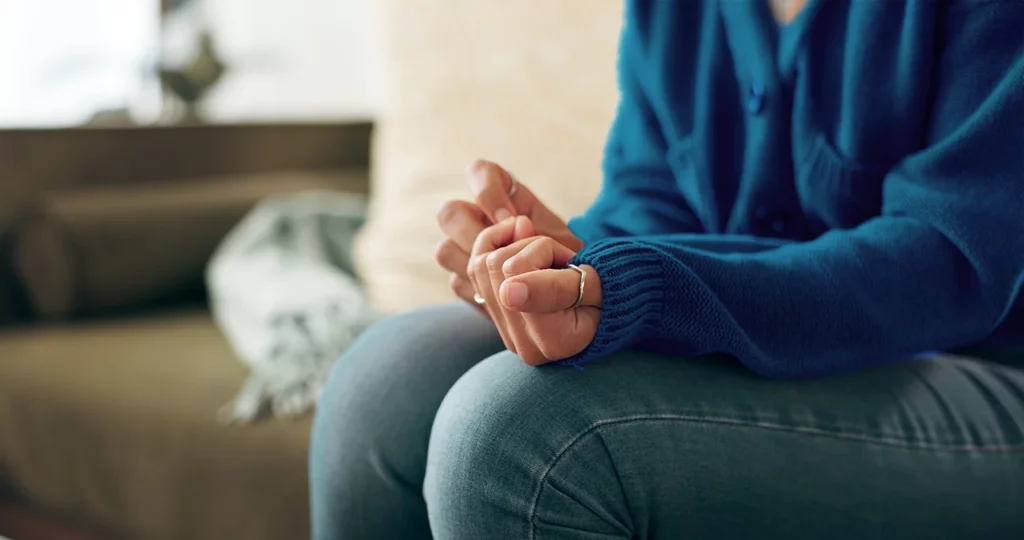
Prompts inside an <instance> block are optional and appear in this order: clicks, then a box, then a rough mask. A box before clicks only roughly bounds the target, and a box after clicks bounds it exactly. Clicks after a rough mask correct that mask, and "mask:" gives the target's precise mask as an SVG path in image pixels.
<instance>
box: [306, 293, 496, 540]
mask: <svg viewBox="0 0 1024 540" xmlns="http://www.w3.org/2000/svg"><path fill="white" fill-rule="evenodd" d="M502 348H503V346H502V343H501V338H500V336H499V335H498V333H497V331H496V330H495V329H494V325H493V324H491V322H490V321H487V320H486V319H484V318H483V317H481V316H480V315H479V314H477V313H476V312H475V311H474V310H473V309H472V308H470V307H469V306H466V305H465V304H452V305H445V306H437V307H430V308H425V309H419V310H416V311H413V312H409V313H405V314H402V315H397V316H394V317H390V318H388V319H385V320H382V321H380V322H378V323H377V324H375V325H373V326H372V327H370V328H369V329H368V330H367V331H366V332H365V333H364V334H363V335H362V336H360V338H359V339H358V340H357V341H356V342H355V343H354V344H353V345H352V347H350V348H349V350H348V351H346V353H345V354H344V355H343V356H342V357H341V358H340V359H339V360H338V362H337V364H336V365H335V367H334V370H333V371H332V373H331V376H330V378H329V380H328V383H327V385H326V387H325V389H324V392H323V395H322V397H321V399H320V402H319V404H318V406H317V413H316V419H315V422H314V428H313V437H312V439H313V440H312V445H311V453H310V484H311V492H310V493H311V498H312V500H311V504H312V511H313V527H314V537H315V538H338V537H343V538H384V537H396V538H398V537H401V538H406V537H408V538H415V537H422V535H423V534H426V532H427V524H426V514H425V509H424V508H423V501H422V495H421V492H420V486H421V485H422V482H423V474H424V470H425V467H426V452H427V441H428V438H429V435H430V426H431V423H432V422H433V419H434V415H435V413H436V412H437V408H438V406H439V405H440V404H441V400H442V399H443V398H444V395H445V393H447V392H448V390H449V389H450V388H451V386H452V385H453V384H454V383H455V381H456V380H458V378H459V377H460V376H462V375H463V374H464V373H465V372H466V371H467V370H469V369H470V368H471V367H472V366H473V365H475V364H477V363H479V362H480V361H481V360H483V359H485V358H487V357H488V356H490V355H493V354H494V353H496V352H498V351H499V350H501V349H502ZM396 516H398V517H396Z"/></svg>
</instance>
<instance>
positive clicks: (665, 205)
mask: <svg viewBox="0 0 1024 540" xmlns="http://www.w3.org/2000/svg"><path fill="white" fill-rule="evenodd" d="M626 11H627V13H626V24H625V27H624V30H623V33H622V38H621V45H620V53H619V56H620V60H619V79H620V86H621V95H622V97H621V103H620V106H619V111H618V114H617V117H616V120H615V123H614V125H613V127H612V130H611V133H610V135H609V140H608V144H607V148H606V151H605V157H604V164H603V167H604V176H605V178H604V184H603V187H602V190H601V192H600V194H599V196H598V198H597V199H596V201H595V202H594V203H593V205H592V206H591V207H590V208H589V210H588V211H587V212H586V213H585V214H584V215H582V216H579V217H577V218H574V219H573V220H571V221H570V224H569V226H570V228H571V230H572V231H573V232H574V233H575V234H576V235H577V236H579V237H580V238H581V239H582V240H583V241H584V243H585V247H584V248H583V249H582V250H581V251H580V252H579V253H578V254H577V256H576V258H575V259H574V261H573V262H574V263H576V264H589V265H592V266H593V267H594V268H595V269H596V271H597V273H598V275H599V276H600V279H601V288H602V294H603V303H604V306H603V310H602V314H601V321H600V324H599V328H598V332H597V336H596V337H595V339H594V341H593V342H592V343H591V345H590V346H589V347H588V348H587V349H586V350H584V351H583V352H582V353H580V354H579V355H577V356H575V357H573V358H570V359H568V360H566V361H565V362H567V363H570V364H576V365H578V364H582V363H585V362H588V361H591V360H595V359H598V358H600V357H603V356H606V355H608V354H610V353H614V352H615V351H618V350H621V349H626V348H643V349H649V350H655V351H659V352H665V353H669V354H673V355H678V356H694V355H703V354H708V353H727V354H729V355H732V356H734V357H736V358H738V359H739V360H740V361H741V362H743V363H744V364H745V365H746V366H747V367H749V368H750V369H751V370H753V371H755V372H756V373H759V374H761V375H764V376H767V377H773V378H798V377H816V376H825V375H832V374H837V373H843V372H849V371H853V370H857V369H862V368H866V367H869V366H873V365H879V364H884V363H889V362H894V361H898V360H900V359H905V358H909V357H912V356H914V355H915V354H917V353H921V352H925V351H932V350H945V349H951V348H956V347H960V346H969V345H1003V346H1005V345H1006V344H1011V343H1012V344H1021V343H1024V299H1022V298H1021V294H1020V291H1021V285H1022V281H1024V1H1021V0H944V1H937V0H908V1H890V0H884V1H883V0H878V1H865V0H810V1H809V2H808V4H807V5H806V7H805V8H804V10H803V11H802V12H801V13H800V15H799V16H798V17H797V19H796V20H794V21H793V22H791V23H789V24H787V25H784V26H780V25H779V24H778V23H777V22H776V21H775V20H774V18H773V17H772V15H771V11H770V8H769V7H768V6H767V2H764V1H761V0H750V1H746V0H744V1H740V0H728V1H721V0H688V1H685V2H684V1H674V0H672V1H669V0H630V1H628V2H627V8H626Z"/></svg>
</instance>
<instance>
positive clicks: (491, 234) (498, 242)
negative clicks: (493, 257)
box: [471, 216, 534, 257]
mask: <svg viewBox="0 0 1024 540" xmlns="http://www.w3.org/2000/svg"><path fill="white" fill-rule="evenodd" d="M517 235H525V236H527V237H530V236H534V231H533V224H532V223H531V222H530V218H527V217H523V216H521V217H517V218H514V219H506V220H505V221H501V222H498V223H496V224H494V225H491V226H490V227H488V228H486V229H484V230H483V232H481V233H480V234H479V235H477V237H476V241H475V242H474V243H473V250H472V253H471V255H472V256H474V257H475V256H477V255H482V254H486V253H490V252H492V251H496V250H498V249H500V248H503V247H505V246H508V245H510V244H512V243H513V242H514V241H515V239H516V236H517Z"/></svg>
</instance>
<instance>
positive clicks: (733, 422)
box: [529, 414, 1024, 540]
mask: <svg viewBox="0 0 1024 540" xmlns="http://www.w3.org/2000/svg"><path fill="white" fill-rule="evenodd" d="M655 421H675V422H689V423H694V424H718V425H725V426H735V427H748V428H758V429H765V430H769V431H781V432H788V433H796V434H801V435H812V436H816V437H824V438H830V439H839V440H848V441H854V442H861V443H866V444H877V445H883V446H892V447H898V448H904V449H909V450H939V451H948V452H963V453H970V452H984V453H1016V452H1024V444H1008V445H1003V444H997V445H984V446H978V445H970V444H968V445H949V444H932V443H921V442H908V441H903V440H899V439H891V438H884V437H870V436H867V435H859V434H855V433H836V432H832V431H825V430H822V429H818V428H812V427H804V426H787V425H783V424H773V423H770V422H757V421H749V420H738V419H735V418H723V417H714V416H688V415H678V414H656V415H636V416H626V417H622V418H610V419H606V420H599V421H597V422H594V423H593V424H591V425H590V426H588V427H587V428H586V429H584V430H583V431H581V432H580V433H579V434H578V435H576V436H575V437H573V438H571V439H569V441H568V442H567V443H566V444H565V446H563V447H562V448H561V450H559V451H558V452H557V453H556V454H555V457H554V458H552V460H551V462H550V463H548V465H547V466H546V467H545V468H544V472H542V473H541V475H540V477H539V480H538V482H537V488H536V490H535V491H534V494H533V501H531V503H530V536H529V538H530V540H535V538H536V533H537V524H536V521H537V507H538V504H539V502H540V496H541V493H542V492H543V491H544V483H545V482H546V481H547V478H548V475H550V474H551V470H552V469H554V467H555V465H558V462H559V461H561V459H562V457H563V456H565V454H566V453H568V452H569V450H571V449H572V448H573V447H574V446H576V445H577V444H578V443H579V442H580V441H582V440H583V439H584V438H585V437H587V436H588V435H590V434H592V433H594V432H595V431H597V430H598V429H601V428H603V427H606V426H611V425H616V424H626V423H634V422H655Z"/></svg>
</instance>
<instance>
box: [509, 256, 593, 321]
mask: <svg viewBox="0 0 1024 540" xmlns="http://www.w3.org/2000/svg"><path fill="white" fill-rule="evenodd" d="M580 270H582V272H580V271H577V270H574V269H572V268H566V269H563V270H551V269H547V270H534V271H532V272H527V273H525V274H519V275H517V276H513V277H510V278H508V279H506V280H505V281H504V282H502V284H501V288H500V289H499V291H498V295H499V298H500V299H501V303H502V304H504V305H505V307H506V308H508V309H511V310H514V311H519V312H522V313H554V312H558V311H565V310H567V309H570V308H572V307H573V306H574V305H575V304H576V300H577V299H578V298H579V296H580V289H581V285H582V289H583V301H582V303H581V304H580V305H581V306H589V307H600V306H601V284H600V281H599V280H598V277H597V273H596V272H594V269H593V268H592V267H590V266H583V267H581V268H580Z"/></svg>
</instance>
